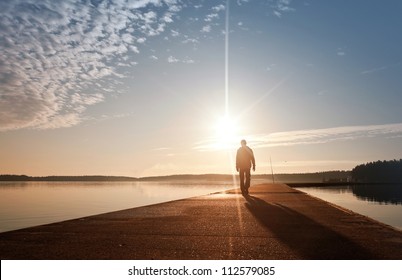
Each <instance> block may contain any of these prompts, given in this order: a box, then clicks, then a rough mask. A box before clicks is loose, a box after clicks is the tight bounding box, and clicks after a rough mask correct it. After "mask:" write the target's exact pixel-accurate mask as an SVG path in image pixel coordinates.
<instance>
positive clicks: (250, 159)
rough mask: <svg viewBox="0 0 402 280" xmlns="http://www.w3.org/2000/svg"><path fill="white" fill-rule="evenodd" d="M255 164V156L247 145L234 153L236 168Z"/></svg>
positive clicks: (247, 167)
mask: <svg viewBox="0 0 402 280" xmlns="http://www.w3.org/2000/svg"><path fill="white" fill-rule="evenodd" d="M251 166H255V158H254V153H253V150H251V149H250V148H249V147H247V146H245V147H240V148H239V149H238V150H237V155H236V169H250V168H251Z"/></svg>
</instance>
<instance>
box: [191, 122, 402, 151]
mask: <svg viewBox="0 0 402 280" xmlns="http://www.w3.org/2000/svg"><path fill="white" fill-rule="evenodd" d="M379 136H386V137H389V138H391V137H400V136H402V123H396V124H384V125H366V126H343V127H332V128H323V129H311V130H296V131H285V132H276V133H270V134H257V135H249V136H248V137H247V140H248V142H249V143H250V145H252V146H253V147H254V148H264V147H278V146H295V145H311V144H324V143H329V142H334V141H351V140H356V139H361V138H371V137H379ZM235 140H236V141H234V142H233V143H231V145H228V147H229V148H231V149H233V148H234V147H236V146H238V143H237V142H238V141H237V140H238V139H235ZM216 141H217V139H213V138H210V139H207V140H204V141H200V142H198V143H196V144H195V146H194V149H196V150H201V151H209V150H215V149H216V148H217V147H219V146H217V145H216Z"/></svg>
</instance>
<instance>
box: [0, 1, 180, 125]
mask: <svg viewBox="0 0 402 280" xmlns="http://www.w3.org/2000/svg"><path fill="white" fill-rule="evenodd" d="M181 8H182V7H181V4H180V3H179V1H176V0H138V1H126V0H115V1H79V0H76V1H74V0H72V1H39V2H38V1H34V0H25V1H24V0H16V1H1V2H0V52H1V54H2V55H1V57H0V131H1V130H9V129H18V128H28V127H29V128H38V129H46V128H58V127H68V126H72V125H76V124H78V123H80V122H81V120H82V114H83V112H84V111H85V110H86V108H87V107H88V106H91V105H93V104H96V103H99V102H102V101H104V100H105V96H106V95H107V94H108V92H110V91H111V90H112V88H113V87H114V86H115V85H116V78H120V77H122V75H121V74H120V73H119V71H118V69H117V67H118V66H119V65H120V66H122V65H131V66H132V65H136V62H135V61H133V60H132V59H133V58H134V57H135V55H136V54H138V53H140V51H141V44H143V43H144V42H145V41H146V38H147V37H153V36H157V35H159V34H161V33H163V32H164V31H165V29H166V27H167V25H168V24H170V23H172V22H173V20H174V17H175V14H176V13H178V12H179V11H180V10H181ZM113 62H115V63H113ZM106 81H107V83H106ZM106 84H108V85H109V86H108V87H106V86H105V85H106Z"/></svg>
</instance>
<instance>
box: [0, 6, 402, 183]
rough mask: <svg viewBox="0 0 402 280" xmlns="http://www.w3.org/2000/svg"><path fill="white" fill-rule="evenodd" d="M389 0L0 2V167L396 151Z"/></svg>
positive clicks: (398, 124) (264, 164)
mask: <svg viewBox="0 0 402 280" xmlns="http://www.w3.org/2000/svg"><path fill="white" fill-rule="evenodd" d="M401 12H402V2H401V1H398V0H394V1H392V0H389V1H374V0H354V1H349V0H348V1H346V0H339V1H329V0H328V1H324V0H301V1H296V0H293V1H291V0H265V1H262V0H261V1H256V0H223V1H222V0H218V1H209V0H205V1H195V0H191V1H184V0H183V1H182V0H68V1H57V0H52V1H50V0H49V1H36V0H14V1H6V0H0V174H26V175H31V176H47V175H116V176H134V177H145V176H158V175H170V174H205V173H225V174H230V173H233V172H235V165H234V158H235V154H236V149H237V148H238V147H239V146H240V140H241V139H246V140H247V143H248V145H249V146H250V147H251V148H252V149H253V151H254V154H255V157H256V165H257V168H256V173H258V174H266V173H271V164H272V169H273V171H274V172H275V173H301V172H319V171H327V170H351V169H352V168H353V167H354V166H356V165H358V164H361V163H366V162H371V161H377V160H392V159H400V158H402V110H401V108H402V79H401V78H402V65H401V62H402V52H401V51H400V50H401V49H402V32H401V30H400V27H401V26H402V17H401V16H400V14H401Z"/></svg>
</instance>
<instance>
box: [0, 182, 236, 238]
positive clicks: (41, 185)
mask: <svg viewBox="0 0 402 280" xmlns="http://www.w3.org/2000/svg"><path fill="white" fill-rule="evenodd" d="M233 186H234V184H233V182H231V181H218V182H217V181H213V182H209V181H180V182H178V181H169V182H0V232H5V231H10V230H15V229H20V228H26V227H31V226H37V225H42V224H48V223H53V222H59V221H64V220H69V219H75V218H80V217H85V216H90V215H95V214H101V213H106V212H111V211H117V210H122V209H128V208H133V207H140V206H144V205H151V204H156V203H161V202H166V201H172V200H177V199H182V198H188V197H194V196H200V195H206V194H209V193H214V192H218V191H223V190H227V189H233V188H234V187H233Z"/></svg>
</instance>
